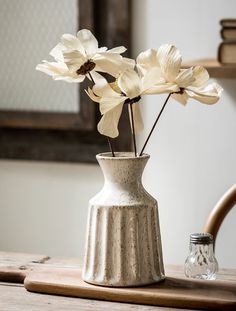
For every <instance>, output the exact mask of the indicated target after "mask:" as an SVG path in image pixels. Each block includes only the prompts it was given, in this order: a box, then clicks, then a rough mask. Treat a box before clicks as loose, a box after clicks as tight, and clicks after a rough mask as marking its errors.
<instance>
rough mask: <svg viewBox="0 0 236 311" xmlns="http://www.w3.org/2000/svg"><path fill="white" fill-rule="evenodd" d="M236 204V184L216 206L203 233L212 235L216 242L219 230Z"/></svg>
mask: <svg viewBox="0 0 236 311" xmlns="http://www.w3.org/2000/svg"><path fill="white" fill-rule="evenodd" d="M235 204H236V184H235V185H233V186H232V187H231V188H230V189H229V190H228V191H227V192H226V193H225V194H224V195H223V196H222V197H221V199H220V200H219V201H218V202H217V204H216V206H215V207H214V208H213V210H212V211H211V213H210V215H209V216H208V219H207V221H206V224H205V226H204V228H203V232H205V233H211V234H212V235H213V238H214V245H215V240H216V237H217V233H218V230H219V228H220V226H221V224H222V222H223V220H224V218H225V216H226V215H227V214H228V212H229V211H230V210H231V209H232V207H233V206H234V205H235Z"/></svg>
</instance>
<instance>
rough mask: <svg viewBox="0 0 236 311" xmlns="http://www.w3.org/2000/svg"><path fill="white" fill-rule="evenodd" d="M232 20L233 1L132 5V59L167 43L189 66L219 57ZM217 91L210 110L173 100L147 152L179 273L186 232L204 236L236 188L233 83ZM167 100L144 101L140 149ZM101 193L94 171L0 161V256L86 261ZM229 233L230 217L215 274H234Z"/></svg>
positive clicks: (166, 248) (147, 178)
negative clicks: (227, 270)
mask: <svg viewBox="0 0 236 311" xmlns="http://www.w3.org/2000/svg"><path fill="white" fill-rule="evenodd" d="M2 1H3V0H1V1H0V4H1V2H2ZM60 1H61V0H59V2H60ZM37 2H38V3H43V2H44V1H37ZM62 2H63V1H62ZM72 2H73V1H72ZM234 12H236V2H235V1H234V0H228V1H227V2H226V1H224V0H208V1H204V0H192V1H188V0H179V1H171V0H146V1H145V0H135V1H134V0H133V5H132V54H133V57H136V56H137V55H138V53H140V52H141V51H143V50H145V49H148V48H151V47H153V48H157V47H159V46H160V45H161V44H162V43H172V44H174V45H176V46H177V47H178V48H179V49H180V51H181V54H182V56H183V59H184V60H186V61H187V60H192V59H200V58H215V57H216V53H217V48H218V45H219V43H220V41H221V39H220V25H219V21H220V20H221V19H222V18H226V17H234V16H232V14H233V13H234ZM19 27H20V26H19ZM72 31H73V30H72V29H71V28H70V25H67V26H64V28H61V29H60V33H59V35H57V38H56V40H55V44H56V43H57V41H58V38H59V37H60V35H61V34H62V33H66V32H72ZM1 35H4V34H3V33H2V34H1ZM36 44H37V40H35V42H34V47H35V48H37V47H36ZM55 44H54V43H53V44H52V47H53V46H54V45H55ZM1 49H2V47H1ZM48 51H49V49H47V53H48ZM45 57H47V55H45ZM35 65H36V64H35ZM12 70H14V68H13V69H12ZM1 74H2V73H1ZM36 74H37V75H40V76H41V74H40V73H36ZM44 79H45V77H43V80H44ZM217 82H218V83H219V84H220V85H221V86H222V87H223V88H224V93H223V96H222V98H221V100H220V101H219V102H218V103H217V104H216V105H213V106H207V105H203V104H200V103H198V102H194V101H189V103H188V105H187V106H186V107H183V106H181V105H180V104H179V103H177V102H175V101H174V100H170V102H169V104H168V105H167V108H166V110H165V112H164V113H163V115H162V118H161V120H160V123H159V125H158V127H157V128H156V130H155V132H154V135H153V136H152V138H151V140H150V142H149V144H148V146H147V149H146V152H147V153H149V154H150V155H151V159H150V161H149V163H148V165H147V167H146V171H145V175H144V185H145V187H146V189H147V190H148V191H149V192H150V193H151V194H152V195H153V196H154V197H155V198H157V200H158V203H159V213H160V224H161V233H162V244H163V253H164V262H165V263H173V264H177V263H178V264H183V262H184V260H185V258H186V256H187V254H188V244H189V235H190V233H193V232H200V231H201V230H202V228H203V225H204V223H205V221H206V218H207V216H208V215H209V213H210V211H211V210H212V208H213V207H214V205H215V203H216V202H217V201H218V199H219V198H220V197H221V196H222V195H223V193H224V192H225V191H226V190H227V189H228V188H229V187H231V186H232V185H233V184H234V183H235V181H236V166H235V161H236V87H235V86H236V85H235V80H234V79H220V80H217ZM56 84H57V83H55V84H54V83H53V86H52V88H53V87H56ZM49 90H50V89H49ZM67 90H68V89H67ZM72 92H74V91H72ZM36 95H37V94H36ZM40 96H41V95H40ZM164 99H165V96H164V97H162V96H152V97H149V98H145V99H143V100H142V104H141V106H142V111H143V115H144V123H145V130H144V132H143V134H142V135H140V137H138V141H139V145H140V146H141V145H142V143H143V141H144V138H145V137H146V136H147V133H148V132H149V130H150V128H151V125H152V123H153V122H154V119H155V116H156V115H157V113H158V111H159V110H160V107H161V105H162V103H163V101H164ZM102 185H103V176H102V173H101V171H100V168H99V167H98V166H97V165H95V164H91V165H89V164H69V163H56V162H32V161H15V160H14V161H13V160H0V250H1V251H20V252H33V253H41V254H46V255H50V256H78V257H82V256H83V251H84V239H85V227H86V218H87V206H88V200H89V198H91V197H92V196H93V195H94V194H96V192H98V191H99V190H100V189H101V187H102ZM235 225H236V209H234V210H232V211H231V212H230V213H229V215H228V216H227V218H226V219H225V221H224V223H223V225H222V227H221V230H220V232H219V236H218V240H217V247H216V257H217V259H218V261H219V265H220V266H221V267H233V268H235V261H236V254H235V249H236V239H235V238H234V237H235V235H236V232H235Z"/></svg>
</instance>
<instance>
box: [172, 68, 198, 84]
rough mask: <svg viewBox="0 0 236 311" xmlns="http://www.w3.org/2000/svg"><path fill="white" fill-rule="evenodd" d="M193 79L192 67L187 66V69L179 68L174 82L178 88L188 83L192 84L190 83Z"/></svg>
mask: <svg viewBox="0 0 236 311" xmlns="http://www.w3.org/2000/svg"><path fill="white" fill-rule="evenodd" d="M194 81H195V79H194V77H193V69H192V68H188V69H181V70H180V72H179V74H178V76H177V77H176V79H175V82H176V84H178V86H179V87H180V88H185V87H187V86H189V85H192V83H193V82H194Z"/></svg>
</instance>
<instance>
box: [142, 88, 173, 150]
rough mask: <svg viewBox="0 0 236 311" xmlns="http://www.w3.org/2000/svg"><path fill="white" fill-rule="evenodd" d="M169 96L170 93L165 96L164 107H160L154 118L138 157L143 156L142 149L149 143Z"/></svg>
mask: <svg viewBox="0 0 236 311" xmlns="http://www.w3.org/2000/svg"><path fill="white" fill-rule="evenodd" d="M171 94H172V93H170V94H169V95H168V96H167V98H166V100H165V102H164V105H163V106H162V108H161V110H160V112H159V114H158V116H157V118H156V121H155V122H154V124H153V126H152V129H151V131H150V133H149V134H148V137H147V139H146V141H145V143H144V145H143V148H142V150H141V152H140V156H141V155H142V154H143V151H144V149H145V147H146V145H147V143H148V141H149V139H150V137H151V135H152V132H153V131H154V129H155V127H156V125H157V122H158V120H159V119H160V116H161V114H162V112H163V111H164V109H165V106H166V104H167V102H168V100H169V98H170V96H171Z"/></svg>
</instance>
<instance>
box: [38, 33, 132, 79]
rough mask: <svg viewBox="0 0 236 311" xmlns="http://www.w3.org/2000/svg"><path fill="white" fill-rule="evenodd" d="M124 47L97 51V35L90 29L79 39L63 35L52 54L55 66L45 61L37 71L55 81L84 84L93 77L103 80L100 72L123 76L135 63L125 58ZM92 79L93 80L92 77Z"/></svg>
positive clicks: (103, 48)
mask: <svg viewBox="0 0 236 311" xmlns="http://www.w3.org/2000/svg"><path fill="white" fill-rule="evenodd" d="M125 50H126V48H125V47H123V46H120V47H116V48H114V49H111V50H107V48H106V47H101V48H99V47H98V42H97V40H96V38H95V37H94V35H93V34H92V33H91V32H90V31H89V30H87V29H82V30H80V31H78V33H77V37H75V36H73V35H70V34H64V35H63V36H62V38H61V42H60V43H59V44H58V45H57V46H55V48H53V49H52V51H51V52H50V55H51V56H53V57H54V58H55V60H56V62H47V61H43V64H39V65H38V66H37V67H36V69H37V70H40V71H42V72H44V73H46V74H48V75H51V76H52V77H53V78H54V79H55V80H59V79H60V80H65V81H67V82H82V81H83V80H84V79H85V77H86V76H87V75H88V74H89V73H90V74H91V76H92V78H93V79H94V80H97V78H99V77H100V75H98V74H97V72H106V73H109V74H110V75H112V76H114V77H117V76H118V75H119V74H120V73H121V72H123V71H124V70H126V69H128V68H133V67H134V61H133V60H131V59H128V58H123V57H122V56H121V55H120V54H121V53H123V52H125ZM89 78H90V76H89Z"/></svg>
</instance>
